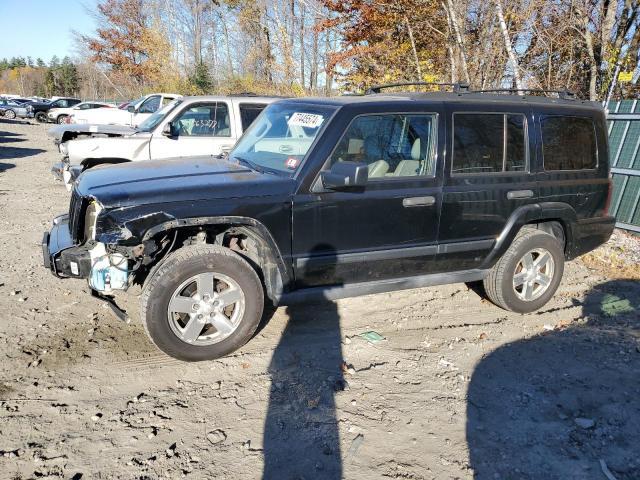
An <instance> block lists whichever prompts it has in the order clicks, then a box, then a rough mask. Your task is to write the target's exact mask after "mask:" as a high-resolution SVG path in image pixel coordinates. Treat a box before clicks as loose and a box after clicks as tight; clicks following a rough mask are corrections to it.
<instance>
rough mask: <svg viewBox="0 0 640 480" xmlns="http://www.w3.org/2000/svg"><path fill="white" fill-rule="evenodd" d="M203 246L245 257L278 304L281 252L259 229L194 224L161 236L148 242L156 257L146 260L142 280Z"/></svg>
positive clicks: (273, 300)
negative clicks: (183, 251) (177, 255)
mask: <svg viewBox="0 0 640 480" xmlns="http://www.w3.org/2000/svg"><path fill="white" fill-rule="evenodd" d="M150 242H151V243H150ZM199 243H209V244H214V245H220V246H222V247H225V248H228V249H230V250H232V251H234V252H235V253H237V254H238V255H240V256H241V257H243V258H244V259H245V260H246V261H247V262H248V263H249V264H250V265H251V266H252V267H253V269H254V270H255V272H256V273H257V274H258V277H259V278H260V281H261V282H262V284H263V286H264V288H265V293H266V295H267V297H268V298H270V299H271V301H272V302H274V303H277V301H278V298H279V297H280V295H281V294H282V291H283V274H282V272H281V271H280V268H279V263H278V258H277V255H278V253H277V252H274V251H273V247H272V246H271V244H270V242H269V241H268V240H267V239H266V238H265V237H264V235H263V234H262V233H261V232H260V231H259V230H258V229H256V228H253V227H252V226H247V225H229V224H216V225H193V226H184V227H177V228H172V229H169V230H164V231H162V232H160V233H157V234H156V235H154V236H153V237H151V238H150V239H149V240H148V241H147V242H145V252H148V253H149V254H150V255H151V256H152V258H149V259H148V260H146V263H147V266H146V267H145V269H144V270H145V272H144V274H143V276H142V278H140V279H139V280H141V281H142V282H145V281H146V278H150V277H151V275H153V273H154V272H155V271H156V270H157V269H158V268H159V267H160V265H161V264H162V263H163V261H164V260H165V259H166V258H167V256H168V255H169V254H170V253H171V252H174V251H176V250H179V249H180V248H182V247H185V246H188V245H194V244H199ZM143 263H145V262H144V261H143ZM141 273H142V272H141Z"/></svg>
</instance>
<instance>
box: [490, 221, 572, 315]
mask: <svg viewBox="0 0 640 480" xmlns="http://www.w3.org/2000/svg"><path fill="white" fill-rule="evenodd" d="M563 272H564V253H563V251H562V245H561V244H560V242H559V241H558V240H557V239H556V238H555V237H553V236H552V235H549V234H548V233H544V232H542V231H540V230H530V229H525V230H523V231H522V232H521V233H520V234H519V235H518V236H517V237H516V238H515V240H514V241H513V243H512V244H511V246H510V247H509V249H508V250H507V251H506V252H505V254H504V255H503V256H502V257H501V258H500V260H498V262H497V263H496V264H495V265H494V266H493V268H492V269H491V270H490V272H489V275H487V277H486V278H485V279H484V282H483V283H484V289H485V291H486V293H487V296H488V297H489V299H490V300H491V301H492V302H493V303H495V304H496V305H498V306H499V307H502V308H504V309H505V310H511V311H513V312H518V313H529V312H533V311H535V310H538V309H539V308H542V307H543V306H544V305H545V304H546V303H547V302H548V301H549V300H550V299H551V297H553V294H554V293H555V292H556V290H557V289H558V286H559V285H560V281H561V280H562V274H563Z"/></svg>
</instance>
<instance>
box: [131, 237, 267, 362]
mask: <svg viewBox="0 0 640 480" xmlns="http://www.w3.org/2000/svg"><path fill="white" fill-rule="evenodd" d="M141 307H142V309H141V317H142V321H143V323H144V325H145V328H146V331H147V333H148V335H149V337H150V338H151V340H152V341H153V343H154V344H155V345H156V346H157V347H158V348H159V349H160V350H162V351H163V352H165V353H166V354H167V355H170V356H172V357H174V358H177V359H180V360H186V361H199V360H211V359H215V358H219V357H222V356H224V355H227V354H229V353H231V352H233V351H234V350H237V349H238V348H240V347H241V346H242V345H244V344H245V343H246V342H247V341H248V340H249V339H250V338H251V336H252V335H253V333H254V332H255V330H256V328H257V327H258V324H259V323H260V319H261V317H262V311H263V307H264V293H263V288H262V284H261V282H260V279H259V278H258V275H257V274H256V272H255V271H254V270H253V268H252V267H251V265H249V263H247V261H246V260H244V259H243V258H242V257H240V256H239V255H238V254H236V253H234V252H233V251H231V250H229V249H227V248H223V247H220V246H216V245H195V246H188V247H184V248H181V249H180V250H177V251H176V252H174V253H172V254H171V255H170V256H169V257H168V258H167V260H166V261H165V262H164V263H163V264H162V265H161V266H160V268H158V269H157V270H156V271H155V273H153V275H152V277H151V278H149V279H148V280H147V282H146V284H145V287H144V291H143V295H142V305H141Z"/></svg>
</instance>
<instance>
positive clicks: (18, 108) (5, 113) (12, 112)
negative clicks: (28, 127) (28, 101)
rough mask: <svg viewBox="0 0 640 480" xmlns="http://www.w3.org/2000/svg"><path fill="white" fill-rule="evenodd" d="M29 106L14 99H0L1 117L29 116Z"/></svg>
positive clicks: (10, 118) (11, 118)
mask: <svg viewBox="0 0 640 480" xmlns="http://www.w3.org/2000/svg"><path fill="white" fill-rule="evenodd" d="M27 114H28V112H27V107H26V105H23V104H22V103H18V102H16V101H13V100H6V99H0V117H2V118H7V119H9V120H13V119H14V118H16V117H18V118H27Z"/></svg>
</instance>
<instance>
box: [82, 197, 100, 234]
mask: <svg viewBox="0 0 640 480" xmlns="http://www.w3.org/2000/svg"><path fill="white" fill-rule="evenodd" d="M101 211H102V205H100V203H99V202H98V201H96V200H92V201H91V203H90V204H89V206H88V207H87V211H86V213H85V214H84V238H85V240H95V238H96V221H97V220H98V215H100V212H101Z"/></svg>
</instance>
